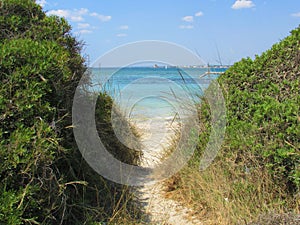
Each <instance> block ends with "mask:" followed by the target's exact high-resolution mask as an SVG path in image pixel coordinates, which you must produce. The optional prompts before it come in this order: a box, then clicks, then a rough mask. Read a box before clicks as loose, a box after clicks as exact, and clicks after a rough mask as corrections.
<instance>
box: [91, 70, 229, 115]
mask: <svg viewBox="0 0 300 225" xmlns="http://www.w3.org/2000/svg"><path fill="white" fill-rule="evenodd" d="M225 70H226V68H215V69H211V71H213V72H224V71H225ZM91 72H92V81H93V84H94V85H96V84H97V85H96V86H95V87H96V89H97V91H98V90H99V89H101V90H102V91H103V90H105V91H106V92H107V93H109V94H110V95H111V96H112V97H113V99H114V101H115V103H116V105H117V106H118V107H120V108H121V110H122V111H123V113H124V114H125V115H126V116H128V117H129V118H131V117H144V118H154V117H155V118H166V117H170V118H172V117H174V115H176V113H178V109H179V108H184V107H188V105H190V104H193V102H197V101H199V96H201V95H202V94H203V91H204V90H205V88H207V87H208V85H209V83H210V82H211V80H213V79H216V78H217V77H218V75H212V74H211V75H209V76H205V77H202V78H199V77H200V76H201V75H203V74H204V73H205V72H207V68H175V67H171V68H168V67H159V68H151V67H126V68H92V69H91Z"/></svg>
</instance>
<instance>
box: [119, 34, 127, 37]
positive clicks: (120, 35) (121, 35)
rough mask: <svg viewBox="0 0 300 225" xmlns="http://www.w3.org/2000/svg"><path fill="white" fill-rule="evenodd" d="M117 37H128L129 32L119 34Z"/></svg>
mask: <svg viewBox="0 0 300 225" xmlns="http://www.w3.org/2000/svg"><path fill="white" fill-rule="evenodd" d="M117 37H127V34H117Z"/></svg>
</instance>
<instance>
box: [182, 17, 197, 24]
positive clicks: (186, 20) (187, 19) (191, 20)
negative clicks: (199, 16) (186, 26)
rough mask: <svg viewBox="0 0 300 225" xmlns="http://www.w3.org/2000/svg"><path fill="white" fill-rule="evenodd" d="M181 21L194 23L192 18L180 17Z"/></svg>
mask: <svg viewBox="0 0 300 225" xmlns="http://www.w3.org/2000/svg"><path fill="white" fill-rule="evenodd" d="M182 20H183V21H185V22H190V23H192V22H193V21H194V17H193V16H185V17H182Z"/></svg>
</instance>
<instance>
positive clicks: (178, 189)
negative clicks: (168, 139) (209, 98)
mask: <svg viewBox="0 0 300 225" xmlns="http://www.w3.org/2000/svg"><path fill="white" fill-rule="evenodd" d="M299 49H300V27H299V28H297V29H295V30H293V31H292V32H291V35H290V36H288V37H287V38H285V39H284V40H282V41H280V42H279V43H278V44H275V45H274V46H273V47H272V48H271V49H270V50H268V51H266V52H265V53H263V54H262V55H261V56H256V58H255V59H254V60H252V59H250V58H247V59H242V60H241V61H240V62H238V63H236V64H234V65H233V66H232V67H231V68H230V69H228V70H227V71H226V73H225V74H223V75H221V76H220V78H219V79H218V82H219V83H220V85H221V86H222V88H223V93H224V97H225V100H226V107H227V129H226V137H225V142H224V144H223V146H222V148H221V150H220V152H219V154H218V156H217V158H216V159H215V160H214V162H213V164H212V165H211V166H210V167H209V168H208V169H207V170H206V171H202V172H199V158H200V157H201V153H202V152H203V150H204V149H205V146H206V143H207V141H208V138H209V133H210V129H211V128H210V108H209V105H208V104H207V103H206V102H205V99H203V102H202V105H201V108H200V121H201V130H202V133H201V135H200V138H199V147H198V150H197V152H196V153H195V157H194V158H193V160H192V161H191V162H190V163H189V165H188V166H187V167H186V168H185V169H183V170H182V171H181V172H179V173H178V174H177V175H175V176H174V177H173V178H172V179H170V180H169V181H167V183H166V184H167V190H168V193H167V195H168V196H169V197H172V198H175V199H177V200H180V201H182V202H183V203H184V204H188V205H190V206H192V207H193V208H194V209H195V212H197V214H198V215H199V217H200V218H203V221H204V223H206V224H247V223H249V222H250V221H256V220H258V221H264V222H263V223H264V224H266V223H267V222H266V221H268V219H269V224H271V221H274V218H276V220H277V221H276V222H279V223H280V221H281V220H282V222H284V221H285V220H286V217H287V216H286V215H285V213H290V214H288V215H289V217H290V218H294V219H293V221H294V223H295V224H296V221H297V220H298V221H299V216H298V217H297V216H296V215H297V214H299V213H300V212H299V206H300V195H299V191H300V190H299V188H300V176H299V175H300V164H299V163H300V142H299V140H300V139H299V137H300V114H299V112H300V110H299V107H300V50H299ZM264 215H265V216H264ZM272 215H274V216H272ZM291 215H294V216H291ZM258 218H259V219H258ZM257 223H259V222H257ZM260 223H261V222H260ZM290 223H291V224H293V223H292V222H291V221H290ZM254 224H255V222H254Z"/></svg>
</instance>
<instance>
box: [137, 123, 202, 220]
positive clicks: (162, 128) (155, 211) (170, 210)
mask: <svg viewBox="0 0 300 225" xmlns="http://www.w3.org/2000/svg"><path fill="white" fill-rule="evenodd" d="M134 123H135V126H136V127H137V128H138V130H139V132H140V133H141V134H142V137H141V141H142V145H143V147H142V151H143V154H144V157H143V159H142V162H141V166H143V167H150V168H154V167H155V165H157V164H158V163H159V162H160V160H161V157H162V156H164V151H165V149H167V148H168V147H170V145H171V144H170V141H171V140H172V139H173V138H174V135H175V130H176V129H177V130H178V129H180V122H179V121H173V118H154V119H152V120H145V119H136V120H135V121H134ZM134 193H135V196H136V198H137V200H138V202H139V204H142V205H143V206H144V210H145V213H146V215H148V221H147V222H148V223H149V224H168V225H191V224H197V225H200V224H202V223H201V222H200V221H199V220H196V219H195V218H192V217H191V216H190V215H191V212H192V210H191V209H188V208H186V207H184V206H182V205H181V204H180V203H179V202H176V201H173V200H171V199H166V198H165V197H164V191H163V185H162V183H161V182H158V183H156V184H154V185H148V186H144V187H138V188H135V190H134Z"/></svg>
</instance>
